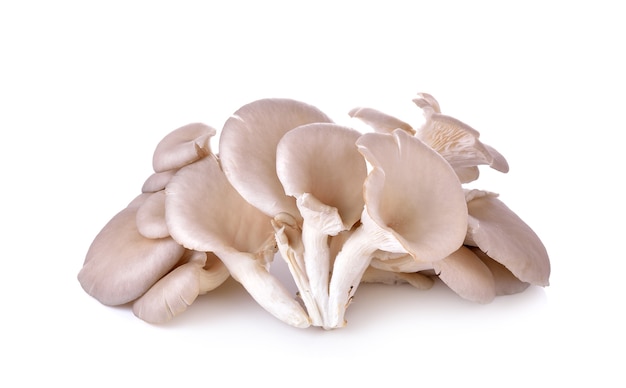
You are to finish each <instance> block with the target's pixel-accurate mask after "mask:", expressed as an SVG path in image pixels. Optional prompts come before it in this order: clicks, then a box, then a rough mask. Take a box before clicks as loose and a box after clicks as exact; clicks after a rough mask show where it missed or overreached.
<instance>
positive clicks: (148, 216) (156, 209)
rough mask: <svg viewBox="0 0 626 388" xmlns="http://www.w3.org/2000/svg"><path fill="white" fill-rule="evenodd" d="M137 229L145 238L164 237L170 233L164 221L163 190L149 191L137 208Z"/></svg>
mask: <svg viewBox="0 0 626 388" xmlns="http://www.w3.org/2000/svg"><path fill="white" fill-rule="evenodd" d="M136 217H137V219H136V220H135V221H136V223H137V231H139V233H141V235H142V236H144V237H146V238H164V237H168V236H169V235H170V232H169V230H168V229H167V223H166V222H165V191H163V190H160V191H157V192H155V193H150V195H149V196H148V197H147V198H146V200H145V201H144V202H143V203H142V204H141V206H139V207H138V208H137V215H136Z"/></svg>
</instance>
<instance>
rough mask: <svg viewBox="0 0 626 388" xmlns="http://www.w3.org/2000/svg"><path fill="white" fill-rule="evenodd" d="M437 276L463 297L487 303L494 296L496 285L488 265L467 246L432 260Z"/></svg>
mask: <svg viewBox="0 0 626 388" xmlns="http://www.w3.org/2000/svg"><path fill="white" fill-rule="evenodd" d="M433 269H434V270H435V272H436V273H437V275H438V276H439V278H440V279H441V280H442V281H443V282H444V283H445V284H446V285H447V286H448V287H449V288H450V289H452V290H453V291H454V292H456V293H457V294H458V295H459V296H460V297H462V298H463V299H467V300H470V301H472V302H479V303H489V302H491V301H492V300H493V298H495V296H496V286H495V281H494V278H493V275H492V274H491V271H490V270H489V267H487V265H486V264H485V263H483V262H482V261H481V260H480V259H479V258H478V257H477V256H476V255H475V254H474V253H473V252H472V251H471V250H470V249H469V248H467V247H464V246H462V247H460V248H459V249H458V250H457V251H455V252H453V253H452V254H450V255H449V256H447V257H445V258H443V259H441V260H438V261H435V262H433Z"/></svg>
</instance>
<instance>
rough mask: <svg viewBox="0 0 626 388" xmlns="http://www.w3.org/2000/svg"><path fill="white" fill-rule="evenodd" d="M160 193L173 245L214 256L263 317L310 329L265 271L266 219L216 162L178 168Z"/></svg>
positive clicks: (271, 247)
mask: <svg viewBox="0 0 626 388" xmlns="http://www.w3.org/2000/svg"><path fill="white" fill-rule="evenodd" d="M165 192H166V199H165V217H166V221H167V226H168V228H169V230H170V233H171V235H172V237H173V238H174V239H175V240H176V241H178V242H179V243H180V244H181V245H183V246H184V247H185V248H187V249H191V250H196V251H202V252H213V253H215V255H216V256H217V257H219V258H220V260H222V262H223V263H224V264H225V265H226V268H227V269H228V271H229V272H230V274H231V276H232V277H233V278H234V279H235V280H237V281H238V282H239V283H241V284H242V285H243V287H244V288H245V289H246V290H247V291H248V293H249V294H250V295H251V296H252V297H253V298H254V299H255V300H256V301H257V302H258V303H259V304H260V305H261V306H262V307H263V308H265V309H266V310H267V311H268V312H270V313H271V314H273V315H274V316H275V317H277V318H278V319H280V320H282V321H283V322H285V323H288V324H290V325H292V326H296V327H307V326H309V324H310V323H309V319H308V316H307V315H306V313H305V312H304V310H303V309H302V307H301V306H300V305H299V304H298V302H297V301H296V300H295V299H293V298H292V297H290V296H289V293H288V292H287V290H286V289H285V288H284V287H283V286H282V284H280V282H279V281H278V280H277V279H276V278H275V277H274V276H272V275H271V274H270V273H269V271H268V269H267V267H268V264H269V262H270V261H271V260H272V259H273V256H274V254H275V252H276V250H275V245H276V243H275V241H274V230H273V228H272V225H271V223H270V218H269V217H267V216H266V215H265V214H263V213H262V212H261V211H260V210H258V209H257V208H255V207H254V206H252V205H250V204H249V203H248V202H246V201H245V200H244V199H243V198H242V197H241V195H239V193H238V192H237V191H236V190H235V189H234V188H233V187H232V186H231V184H230V183H229V182H228V180H227V179H226V176H225V175H224V172H223V171H222V170H221V169H220V166H219V164H218V161H217V159H216V158H215V157H213V156H209V157H206V158H204V159H201V160H198V161H197V162H195V163H193V164H189V165H187V166H185V167H183V168H181V169H180V170H179V171H178V172H177V173H176V175H175V176H174V177H173V178H172V180H171V181H170V183H168V185H167V187H166V189H165Z"/></svg>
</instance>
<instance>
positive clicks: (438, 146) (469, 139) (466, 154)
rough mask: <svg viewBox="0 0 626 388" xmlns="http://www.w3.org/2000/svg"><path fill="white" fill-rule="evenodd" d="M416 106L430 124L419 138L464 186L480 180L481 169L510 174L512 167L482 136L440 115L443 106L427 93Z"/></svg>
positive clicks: (419, 96)
mask: <svg viewBox="0 0 626 388" xmlns="http://www.w3.org/2000/svg"><path fill="white" fill-rule="evenodd" d="M413 102H414V103H415V104H416V105H417V106H418V107H420V108H422V110H423V112H424V117H425V118H426V122H425V123H424V125H423V126H422V127H421V128H420V129H419V130H418V131H417V134H416V136H417V137H418V138H419V139H420V140H422V141H423V142H424V143H426V144H428V145H429V146H431V147H432V148H433V149H435V150H436V151H437V152H439V153H440V154H441V155H442V156H443V157H444V158H445V159H446V160H447V161H448V163H450V165H452V167H453V168H454V169H455V171H456V170H458V171H457V172H458V173H459V175H460V177H461V179H462V181H463V182H467V181H470V180H473V179H475V178H477V177H478V170H477V169H476V166H478V165H483V164H486V165H489V166H490V167H491V168H493V169H495V170H498V171H500V172H508V171H509V165H508V163H507V161H506V159H505V158H504V156H502V155H501V154H500V153H499V152H498V151H496V150H495V149H494V148H493V147H490V146H488V145H486V144H483V143H482V142H481V141H480V140H479V137H480V133H479V132H478V131H477V130H475V129H474V128H472V127H470V126H469V125H467V124H465V123H464V122H462V121H460V120H457V119H455V118H454V117H450V116H446V115H443V114H441V113H440V108H439V103H438V102H437V101H436V100H435V99H434V97H433V96H431V95H430V94H426V93H420V94H418V97H417V98H415V99H414V100H413Z"/></svg>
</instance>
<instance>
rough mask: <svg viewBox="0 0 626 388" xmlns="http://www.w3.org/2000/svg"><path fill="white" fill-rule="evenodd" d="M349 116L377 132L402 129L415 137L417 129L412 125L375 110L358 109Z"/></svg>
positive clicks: (349, 113) (353, 110)
mask: <svg viewBox="0 0 626 388" xmlns="http://www.w3.org/2000/svg"><path fill="white" fill-rule="evenodd" d="M348 115H350V117H352V118H355V119H359V120H361V121H363V122H364V123H365V124H367V125H369V126H370V127H372V128H373V129H374V131H376V132H380V133H391V132H393V131H394V130H395V129H398V128H400V129H403V130H405V131H406V132H408V133H409V134H411V135H415V129H413V127H411V125H410V124H408V123H406V122H404V121H402V120H400V119H399V118H397V117H394V116H391V115H389V114H387V113H384V112H381V111H379V110H377V109H374V108H367V107H357V108H354V109H352V110H351V111H350V112H348Z"/></svg>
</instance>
